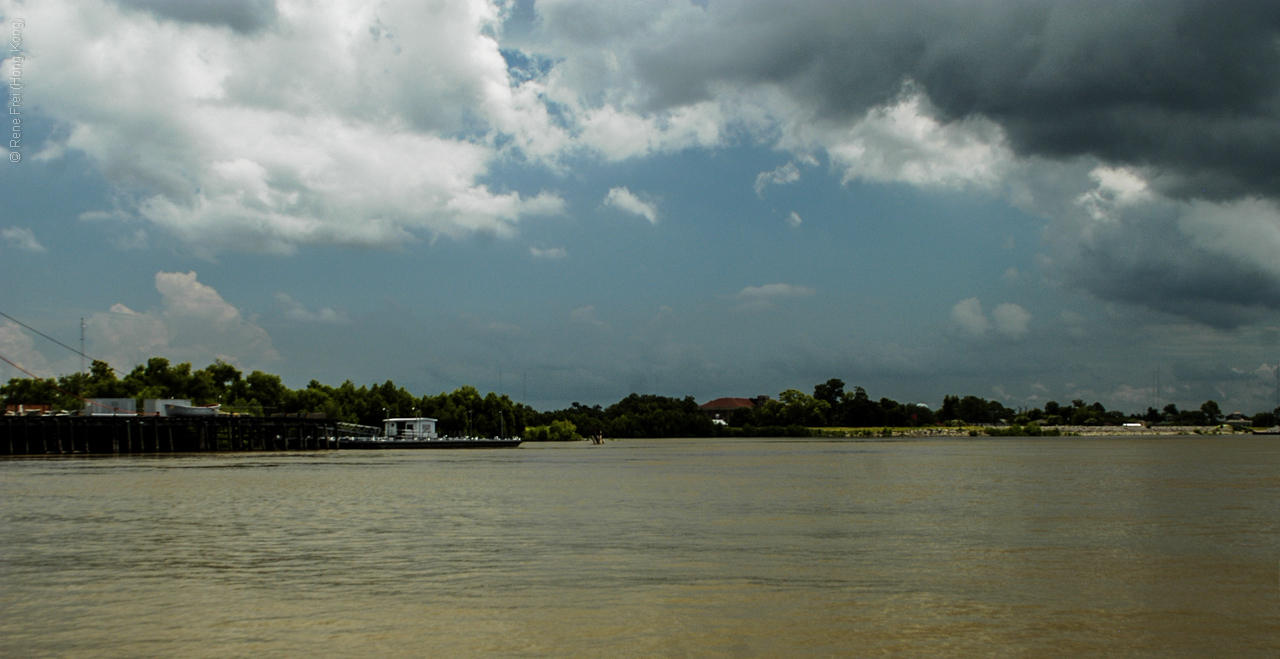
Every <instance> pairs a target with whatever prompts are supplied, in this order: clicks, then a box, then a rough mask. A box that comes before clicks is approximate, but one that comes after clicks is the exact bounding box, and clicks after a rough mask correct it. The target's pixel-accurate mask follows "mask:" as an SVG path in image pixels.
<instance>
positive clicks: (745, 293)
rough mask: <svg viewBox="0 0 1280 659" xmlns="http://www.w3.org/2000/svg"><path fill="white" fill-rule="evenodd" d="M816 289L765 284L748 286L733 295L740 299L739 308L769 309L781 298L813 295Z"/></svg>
mask: <svg viewBox="0 0 1280 659" xmlns="http://www.w3.org/2000/svg"><path fill="white" fill-rule="evenodd" d="M813 295H814V290H813V289H812V288H809V287H807V286H797V285H795V284H765V285H763V286H747V287H746V288H743V289H742V290H740V291H738V292H737V293H735V294H734V295H733V297H734V298H735V299H737V300H739V301H740V304H739V306H738V308H739V309H743V310H757V309H767V308H770V307H772V306H773V305H774V303H776V302H777V301H779V300H784V299H787V298H797V297H812V296H813Z"/></svg>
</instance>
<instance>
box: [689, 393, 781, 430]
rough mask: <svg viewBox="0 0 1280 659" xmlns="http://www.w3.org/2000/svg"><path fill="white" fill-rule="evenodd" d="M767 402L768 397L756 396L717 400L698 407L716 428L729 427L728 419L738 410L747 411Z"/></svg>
mask: <svg viewBox="0 0 1280 659" xmlns="http://www.w3.org/2000/svg"><path fill="white" fill-rule="evenodd" d="M766 400H769V397H768V396H756V397H755V398H717V399H715V400H713V401H711V402H709V403H704V404H702V405H699V406H698V409H700V410H702V412H703V413H704V414H707V415H709V416H710V417H711V422H712V423H714V424H716V425H718V426H727V425H729V417H730V416H732V415H733V413H734V412H737V411H738V410H749V409H751V408H753V407H755V406H756V405H761V404H763V403H764V402H765V401H766Z"/></svg>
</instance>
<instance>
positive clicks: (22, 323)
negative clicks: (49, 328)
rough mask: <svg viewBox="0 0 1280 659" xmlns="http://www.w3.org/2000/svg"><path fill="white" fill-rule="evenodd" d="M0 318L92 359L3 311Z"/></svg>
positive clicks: (0, 312) (88, 357)
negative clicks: (2, 317)
mask: <svg viewBox="0 0 1280 659" xmlns="http://www.w3.org/2000/svg"><path fill="white" fill-rule="evenodd" d="M0 316H4V317H5V318H8V319H9V320H12V321H13V322H15V323H17V324H19V325H21V326H23V327H25V328H27V329H29V330H31V331H32V332H35V333H36V334H39V335H40V336H43V337H44V338H46V339H49V340H50V341H53V342H54V343H56V344H58V345H60V346H62V347H64V348H66V349H67V350H70V351H71V352H74V353H76V354H77V355H80V356H81V357H84V358H85V359H93V357H90V356H89V355H86V354H84V353H83V352H81V351H79V350H76V349H75V348H72V347H71V346H69V345H67V344H65V343H63V342H61V341H59V340H57V339H55V338H53V337H52V336H49V335H48V334H45V333H44V332H41V331H40V330H38V329H36V328H34V327H32V326H30V325H28V324H26V323H24V322H22V321H21V320H18V319H17V318H14V317H13V316H10V315H9V314H7V313H5V312H3V311H0ZM81 331H83V329H82V330H81ZM95 361H98V360H95Z"/></svg>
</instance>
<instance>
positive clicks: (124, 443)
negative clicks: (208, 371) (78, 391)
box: [0, 415, 338, 456]
mask: <svg viewBox="0 0 1280 659" xmlns="http://www.w3.org/2000/svg"><path fill="white" fill-rule="evenodd" d="M337 448H338V422H337V421H336V420H333V419H306V418H297V417H251V416H226V415H223V416H215V417H159V416H4V417H0V456H6V455H49V454H53V455H58V454H63V455H67V454H84V455H120V454H144V453H147V454H156V453H206V452H217V451H324V450H336V449H337Z"/></svg>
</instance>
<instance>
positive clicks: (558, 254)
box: [529, 247, 569, 261]
mask: <svg viewBox="0 0 1280 659" xmlns="http://www.w3.org/2000/svg"><path fill="white" fill-rule="evenodd" d="M529 253H530V254H532V255H533V258H535V259H547V260H548V261H558V260H560V259H563V258H566V257H568V256H569V252H567V251H565V249H564V248H563V247H547V248H545V249H544V248H541V247H530V248H529Z"/></svg>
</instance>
